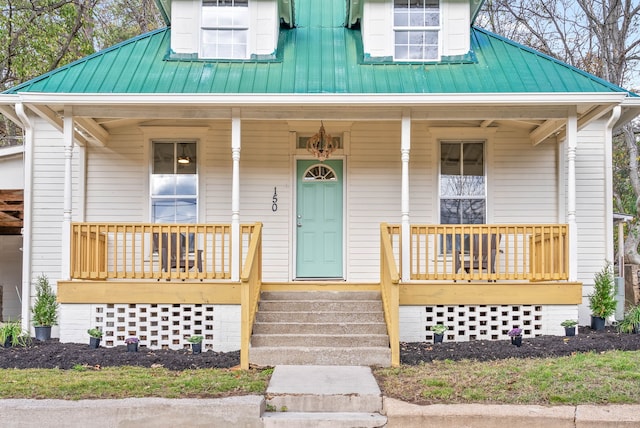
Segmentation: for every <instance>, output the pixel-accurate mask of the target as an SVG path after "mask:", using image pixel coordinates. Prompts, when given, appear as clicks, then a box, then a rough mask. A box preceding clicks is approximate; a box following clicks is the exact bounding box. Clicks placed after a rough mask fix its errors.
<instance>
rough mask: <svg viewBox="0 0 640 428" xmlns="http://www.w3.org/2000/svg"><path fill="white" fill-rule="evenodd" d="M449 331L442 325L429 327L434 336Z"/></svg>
mask: <svg viewBox="0 0 640 428" xmlns="http://www.w3.org/2000/svg"><path fill="white" fill-rule="evenodd" d="M447 330H449V327H447V326H446V325H442V324H436V325H432V326H431V331H432V332H434V333H435V334H444V332H445V331H447Z"/></svg>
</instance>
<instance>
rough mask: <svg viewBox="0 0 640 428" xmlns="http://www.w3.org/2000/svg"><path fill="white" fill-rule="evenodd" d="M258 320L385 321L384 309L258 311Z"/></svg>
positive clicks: (310, 321)
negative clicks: (362, 310) (360, 310)
mask: <svg viewBox="0 0 640 428" xmlns="http://www.w3.org/2000/svg"><path fill="white" fill-rule="evenodd" d="M256 322H282V323H292V322H302V323H330V322H333V323H337V324H340V323H349V322H360V323H362V322H384V314H383V313H382V311H381V310H380V311H373V312H326V311H318V312H291V311H286V312H285V311H283V312H273V311H268V312H264V311H258V313H257V314H256Z"/></svg>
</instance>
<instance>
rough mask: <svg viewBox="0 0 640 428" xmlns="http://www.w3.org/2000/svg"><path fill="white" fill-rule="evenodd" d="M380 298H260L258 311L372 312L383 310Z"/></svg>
mask: <svg viewBox="0 0 640 428" xmlns="http://www.w3.org/2000/svg"><path fill="white" fill-rule="evenodd" d="M381 310H382V302H381V301H380V300H260V303H259V306H258V311H265V312H267V311H275V312H317V311H321V312H372V311H381Z"/></svg>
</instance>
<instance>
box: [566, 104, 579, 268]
mask: <svg viewBox="0 0 640 428" xmlns="http://www.w3.org/2000/svg"><path fill="white" fill-rule="evenodd" d="M577 146H578V115H577V111H576V107H575V106H572V107H570V108H569V113H568V116H567V223H568V224H569V281H577V280H578V224H577V223H576V147H577Z"/></svg>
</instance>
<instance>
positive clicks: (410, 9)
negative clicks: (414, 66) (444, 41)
mask: <svg viewBox="0 0 640 428" xmlns="http://www.w3.org/2000/svg"><path fill="white" fill-rule="evenodd" d="M393 31H394V40H395V41H394V59H395V60H399V61H431V60H438V59H439V37H440V34H439V33H440V1H439V0H394V2H393Z"/></svg>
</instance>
